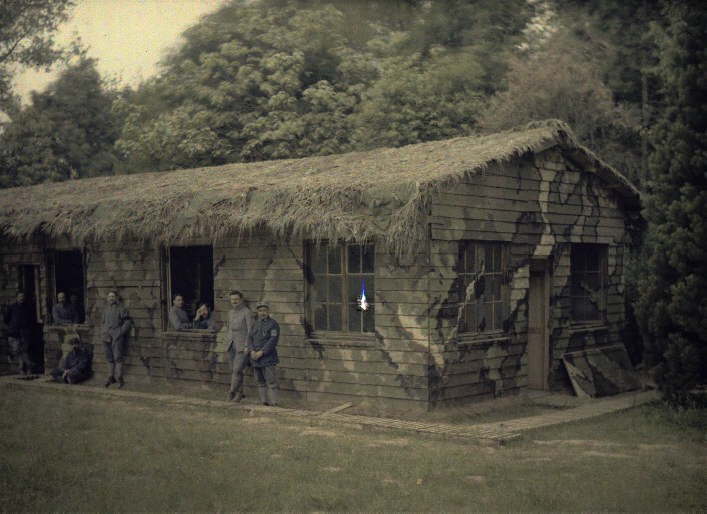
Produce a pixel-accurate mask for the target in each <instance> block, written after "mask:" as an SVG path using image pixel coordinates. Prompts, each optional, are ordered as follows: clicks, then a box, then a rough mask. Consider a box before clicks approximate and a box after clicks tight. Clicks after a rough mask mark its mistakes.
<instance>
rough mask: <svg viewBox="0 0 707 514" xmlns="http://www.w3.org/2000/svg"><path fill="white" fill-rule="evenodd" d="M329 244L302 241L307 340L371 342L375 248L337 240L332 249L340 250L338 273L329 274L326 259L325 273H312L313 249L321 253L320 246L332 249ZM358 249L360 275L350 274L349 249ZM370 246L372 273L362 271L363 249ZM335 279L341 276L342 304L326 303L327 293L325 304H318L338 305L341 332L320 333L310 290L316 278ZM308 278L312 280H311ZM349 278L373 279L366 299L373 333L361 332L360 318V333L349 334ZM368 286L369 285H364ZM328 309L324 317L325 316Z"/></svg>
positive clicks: (372, 244) (373, 335) (374, 326)
mask: <svg viewBox="0 0 707 514" xmlns="http://www.w3.org/2000/svg"><path fill="white" fill-rule="evenodd" d="M330 243H331V241H329V240H321V241H318V242H315V241H312V240H305V241H304V282H305V287H304V313H305V320H306V325H307V326H308V327H311V330H309V333H308V337H309V338H310V339H317V338H326V339H342V338H347V339H359V340H362V339H366V340H367V339H371V338H373V337H375V331H376V321H375V313H376V308H375V307H376V305H375V298H374V297H375V279H376V247H375V243H373V242H370V243H355V242H348V241H336V242H335V245H334V246H333V247H338V248H340V251H339V260H340V262H339V266H340V270H341V273H339V274H337V273H331V272H330V271H329V265H328V260H327V267H326V270H325V273H321V272H315V271H314V268H313V266H312V264H313V255H312V251H313V250H315V251H316V250H320V248H322V247H332V245H331V244H330ZM354 246H358V247H360V248H361V253H360V255H361V257H360V259H361V265H360V267H359V269H360V270H361V272H360V273H355V272H349V248H351V247H354ZM366 246H369V247H370V248H371V252H372V256H373V264H372V269H373V271H372V272H366V273H364V272H363V247H366ZM328 258H329V257H328V253H327V259H328ZM322 275H324V276H326V277H330V276H335V277H340V279H341V299H340V300H341V301H340V302H329V301H328V300H329V298H328V296H329V294H328V293H329V291H327V301H326V302H318V303H324V304H326V305H327V307H328V306H329V305H337V306H339V308H340V309H341V311H340V312H341V319H340V322H341V330H329V329H327V330H322V329H317V327H316V322H315V309H316V305H317V302H315V301H314V299H313V298H312V291H313V287H312V286H313V284H314V281H315V277H316V276H322ZM310 276H311V278H312V280H310ZM350 277H372V278H373V281H374V282H373V291H374V292H373V294H372V295H370V297H368V296H367V301H368V303H369V304H370V306H371V313H372V323H373V326H372V330H370V331H364V328H365V327H364V320H363V318H361V319H360V327H361V330H360V331H351V330H349V306H350V305H351V304H352V302H350V301H348V287H349V278H350ZM326 287H327V290H328V289H329V280H327V286H326ZM367 287H368V285H367ZM328 312H329V311H328V310H327V314H328ZM328 327H329V318H327V328H328Z"/></svg>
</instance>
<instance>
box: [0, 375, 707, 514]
mask: <svg viewBox="0 0 707 514" xmlns="http://www.w3.org/2000/svg"><path fill="white" fill-rule="evenodd" d="M0 409H1V412H2V417H1V420H0V455H2V457H0V510H2V511H47V510H52V511H56V510H61V511H79V510H81V511H87V510H90V511H101V512H108V511H111V512H112V511H175V510H179V511H185V510H186V511H195V510H198V511H235V510H261V511H282V510H287V511H313V510H314V511H322V510H337V511H342V510H357V511H363V510H365V511H391V510H396V511H400V510H404V511H455V510H456V511H459V510H463V511H511V510H512V511H520V510H522V511H531V510H532V511H570V510H571V511H577V510H583V511H606V510H610V511H705V510H707V497H706V495H707V493H705V469H706V468H707V466H706V465H707V450H706V449H705V434H704V430H701V429H700V428H694V427H693V428H691V427H689V426H686V424H684V423H683V424H678V423H676V422H675V421H674V420H673V419H671V417H670V416H668V415H667V414H666V413H665V411H664V410H663V409H662V408H661V407H659V406H655V405H653V406H645V407H642V408H638V409H633V410H631V411H627V412H623V413H619V414H614V415H610V416H604V417H600V418H595V419H593V420H589V421H584V422H581V423H573V424H568V425H560V426H557V427H554V428H550V429H542V430H538V431H535V432H530V433H527V434H525V435H524V437H523V438H522V440H520V441H514V442H512V443H511V444H509V445H508V446H506V447H503V448H489V447H478V446H474V445H470V444H465V443H463V442H457V441H442V440H435V439H430V438H421V437H417V436H415V435H410V434H407V433H393V432H390V433H387V432H386V433H381V432H369V431H362V430H356V429H354V428H346V427H334V426H332V427H322V426H312V427H310V426H308V425H307V424H306V423H304V422H300V421H297V420H293V419H291V418H280V417H277V416H262V415H258V416H243V415H242V414H241V413H240V412H239V411H235V410H225V411H223V412H221V411H217V410H214V409H208V408H200V407H190V408H186V407H179V408H178V409H177V408H175V407H173V406H159V405H156V404H155V403H154V402H142V401H139V400H130V401H122V400H116V399H105V398H95V399H94V398H87V397H80V396H74V395H69V394H63V393H61V392H60V391H58V392H51V391H29V390H10V389H3V390H2V391H0ZM698 415H699V416H701V419H702V421H701V422H702V428H704V413H700V414H698ZM694 424H695V423H693V425H694Z"/></svg>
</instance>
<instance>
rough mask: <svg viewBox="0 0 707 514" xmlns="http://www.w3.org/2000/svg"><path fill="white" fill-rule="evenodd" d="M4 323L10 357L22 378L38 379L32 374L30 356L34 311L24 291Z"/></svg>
mask: <svg viewBox="0 0 707 514" xmlns="http://www.w3.org/2000/svg"><path fill="white" fill-rule="evenodd" d="M3 321H5V324H6V325H7V331H8V334H7V335H8V343H9V345H10V357H11V358H12V360H16V361H17V363H18V371H19V372H20V375H21V377H20V378H22V379H31V378H36V376H35V375H33V374H32V370H33V368H34V364H33V363H32V359H31V358H30V356H29V352H30V344H31V342H32V335H33V333H34V324H35V317H34V309H33V307H32V306H31V305H29V304H28V303H27V301H26V299H25V294H24V293H23V292H22V291H18V292H17V296H16V301H15V303H13V304H12V305H10V306H9V307H8V308H7V311H6V312H5V316H4V320H3Z"/></svg>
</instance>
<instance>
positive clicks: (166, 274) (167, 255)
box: [160, 243, 216, 338]
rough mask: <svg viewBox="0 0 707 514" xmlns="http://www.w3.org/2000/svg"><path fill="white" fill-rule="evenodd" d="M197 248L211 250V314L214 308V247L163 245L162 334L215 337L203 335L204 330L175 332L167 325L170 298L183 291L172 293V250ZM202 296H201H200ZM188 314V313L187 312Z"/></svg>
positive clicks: (211, 334)
mask: <svg viewBox="0 0 707 514" xmlns="http://www.w3.org/2000/svg"><path fill="white" fill-rule="evenodd" d="M197 247H208V248H210V249H211V294H212V298H211V299H210V301H211V306H210V309H211V311H212V312H213V311H214V309H215V308H216V305H215V303H216V280H215V276H214V246H213V245H212V244H210V243H209V244H182V245H163V246H161V248H160V253H161V261H162V291H163V295H164V300H163V302H162V303H163V309H162V332H164V333H175V334H195V335H198V336H200V337H202V336H209V337H214V338H215V337H216V334H214V333H208V334H205V331H204V330H201V329H197V328H186V329H182V330H175V329H174V328H172V327H171V326H170V324H169V310H170V309H171V308H172V297H173V295H174V294H175V293H178V292H179V293H181V294H184V291H173V286H172V249H173V248H197ZM201 296H203V295H201ZM202 300H203V298H199V299H197V303H198V302H200V301H202ZM187 314H189V312H187Z"/></svg>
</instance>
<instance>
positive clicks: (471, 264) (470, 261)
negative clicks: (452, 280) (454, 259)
mask: <svg viewBox="0 0 707 514" xmlns="http://www.w3.org/2000/svg"><path fill="white" fill-rule="evenodd" d="M476 270H477V267H476V245H475V244H474V243H469V244H468V245H467V247H466V272H467V273H475V272H476Z"/></svg>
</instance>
